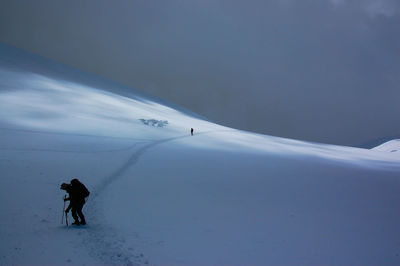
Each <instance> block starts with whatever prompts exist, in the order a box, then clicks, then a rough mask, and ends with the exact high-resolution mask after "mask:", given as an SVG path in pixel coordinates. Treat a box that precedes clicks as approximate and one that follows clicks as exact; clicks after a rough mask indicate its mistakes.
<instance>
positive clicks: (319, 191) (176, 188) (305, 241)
mask: <svg viewBox="0 0 400 266" xmlns="http://www.w3.org/2000/svg"><path fill="white" fill-rule="evenodd" d="M0 60H1V61H0V136H1V143H0V173H1V179H0V182H1V183H0V213H1V219H0V252H1V253H0V264H1V265H10V264H16V265H99V264H100V265H104V264H106V265H112V264H116V265H145V264H149V265H399V264H400V230H399V227H400V193H399V191H400V175H399V171H400V164H399V163H400V157H399V153H398V152H397V151H398V150H399V140H394V141H392V142H389V143H387V144H384V145H382V146H379V147H377V148H375V149H372V150H366V149H357V148H350V147H341V146H332V145H324V144H317V143H309V142H303V141H297V140H290V139H283V138H277V137H270V136H265V135H259V134H253V133H249V132H243V131H238V130H235V129H231V128H226V127H223V126H220V125H216V124H213V123H210V122H208V121H206V120H204V119H202V118H201V117H199V116H196V115H194V114H193V113H190V112H188V111H186V110H183V109H179V108H176V107H173V106H172V105H168V106H167V105H165V104H164V103H162V102H161V101H157V100H154V99H151V98H148V97H146V96H144V95H141V94H140V95H139V93H138V94H137V95H127V94H124V93H123V89H124V88H123V87H122V86H118V85H117V84H115V83H112V82H109V81H104V80H102V79H99V78H96V77H93V76H91V75H88V74H85V73H82V72H79V71H77V70H74V69H70V68H68V67H66V66H62V65H58V64H56V63H55V62H51V61H48V60H46V59H43V58H39V57H36V56H33V55H30V54H27V53H25V52H23V51H20V50H17V49H14V48H11V47H9V46H6V45H1V46H0ZM115 92H121V93H118V94H117V93H115ZM143 121H144V122H143ZM149 121H150V122H149ZM153 122H154V123H153ZM191 127H193V128H194V133H195V134H194V136H191V135H190V128H191ZM72 178H79V179H80V180H81V181H83V182H84V183H85V184H86V185H87V187H88V188H89V190H90V191H91V192H92V193H91V196H90V199H89V201H88V203H87V204H86V205H85V208H84V212H85V214H86V216H87V221H88V225H87V226H84V227H71V226H70V227H66V226H65V225H61V215H62V207H63V202H62V197H63V195H64V194H63V191H61V190H60V189H59V186H60V184H61V183H62V182H66V181H69V180H70V179H72ZM70 220H71V217H70Z"/></svg>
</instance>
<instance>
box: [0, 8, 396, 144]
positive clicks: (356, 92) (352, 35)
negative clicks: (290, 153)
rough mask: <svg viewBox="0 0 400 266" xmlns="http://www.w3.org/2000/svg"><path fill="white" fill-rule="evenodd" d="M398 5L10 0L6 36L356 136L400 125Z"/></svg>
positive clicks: (198, 107)
mask: <svg viewBox="0 0 400 266" xmlns="http://www.w3.org/2000/svg"><path fill="white" fill-rule="evenodd" d="M399 7H400V3H399V1H395V0H384V1H383V0H382V1H379V0H375V1H372V0H363V1H346V0H321V1H311V0H305V1H295V0H280V1H279V0H274V1H261V0H260V1H257V0H255V1H221V0H219V1H211V0H202V1H178V0H173V1H105V0H103V1H2V3H1V4H0V37H1V39H0V40H1V41H4V42H7V43H10V44H13V45H16V46H18V47H22V48H25V49H27V50H29V51H33V52H35V53H38V54H41V55H44V56H47V57H50V58H54V59H56V60H58V61H61V62H65V63H67V64H69V65H73V66H75V67H78V68H81V69H84V70H87V71H90V72H94V73H96V74H99V75H101V76H104V77H108V78H111V79H113V80H117V81H119V82H122V83H124V84H128V85H130V86H132V87H135V88H138V89H141V90H143V91H147V92H149V93H151V94H153V95H156V96H159V97H161V98H165V99H168V100H170V101H173V102H175V103H178V104H181V105H183V106H185V107H187V108H189V109H192V110H194V111H196V112H198V113H200V114H203V115H205V116H206V117H208V118H210V119H212V120H214V121H216V122H219V123H221V124H225V125H229V126H232V127H236V128H241V129H247V130H251V131H257V132H261V133H266V134H271V135H278V136H284V137H291V138H298V139H306V140H313V141H320V142H328V143H338V144H346V145H358V144H359V143H363V142H366V141H369V140H371V139H375V138H381V137H385V136H393V135H397V134H399V133H400V117H399V116H398V114H399V111H400V107H399V104H398V99H400V88H399V84H400V60H399V58H400V57H399V56H400V37H399V36H400V34H398V33H399V32H400V16H399V10H400V8H399Z"/></svg>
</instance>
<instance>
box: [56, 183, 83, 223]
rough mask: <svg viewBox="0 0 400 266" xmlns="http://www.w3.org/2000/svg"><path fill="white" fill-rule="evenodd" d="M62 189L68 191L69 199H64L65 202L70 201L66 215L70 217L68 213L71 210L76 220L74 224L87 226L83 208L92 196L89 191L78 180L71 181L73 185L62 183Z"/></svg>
mask: <svg viewBox="0 0 400 266" xmlns="http://www.w3.org/2000/svg"><path fill="white" fill-rule="evenodd" d="M61 189H62V190H65V191H67V192H68V194H69V197H68V198H66V199H64V201H68V200H69V202H70V204H69V206H68V208H67V209H66V210H65V213H66V214H67V215H68V212H69V211H70V210H71V213H72V218H74V222H73V223H72V224H73V225H85V224H86V220H85V216H84V215H83V213H82V208H83V205H84V204H85V202H86V198H87V197H88V196H89V194H90V192H89V190H88V189H87V188H86V187H85V185H84V184H82V183H81V182H80V181H79V180H78V179H76V178H74V179H72V180H71V184H66V183H62V184H61ZM78 216H79V218H80V221H79V219H78Z"/></svg>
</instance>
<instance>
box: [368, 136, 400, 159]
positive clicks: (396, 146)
mask: <svg viewBox="0 0 400 266" xmlns="http://www.w3.org/2000/svg"><path fill="white" fill-rule="evenodd" d="M373 150H376V151H383V152H391V153H396V155H397V154H399V153H400V139H394V140H391V141H388V142H385V143H383V144H382V145H379V146H377V147H375V148H373Z"/></svg>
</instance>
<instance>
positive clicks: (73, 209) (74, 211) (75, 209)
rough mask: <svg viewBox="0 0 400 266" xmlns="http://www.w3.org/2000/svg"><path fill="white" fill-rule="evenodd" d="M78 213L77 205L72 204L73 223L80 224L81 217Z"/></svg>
mask: <svg viewBox="0 0 400 266" xmlns="http://www.w3.org/2000/svg"><path fill="white" fill-rule="evenodd" d="M76 213H77V206H76V205H75V204H74V205H72V209H71V214H72V218H74V222H73V223H72V224H75V225H79V219H78V215H77V214H76Z"/></svg>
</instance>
